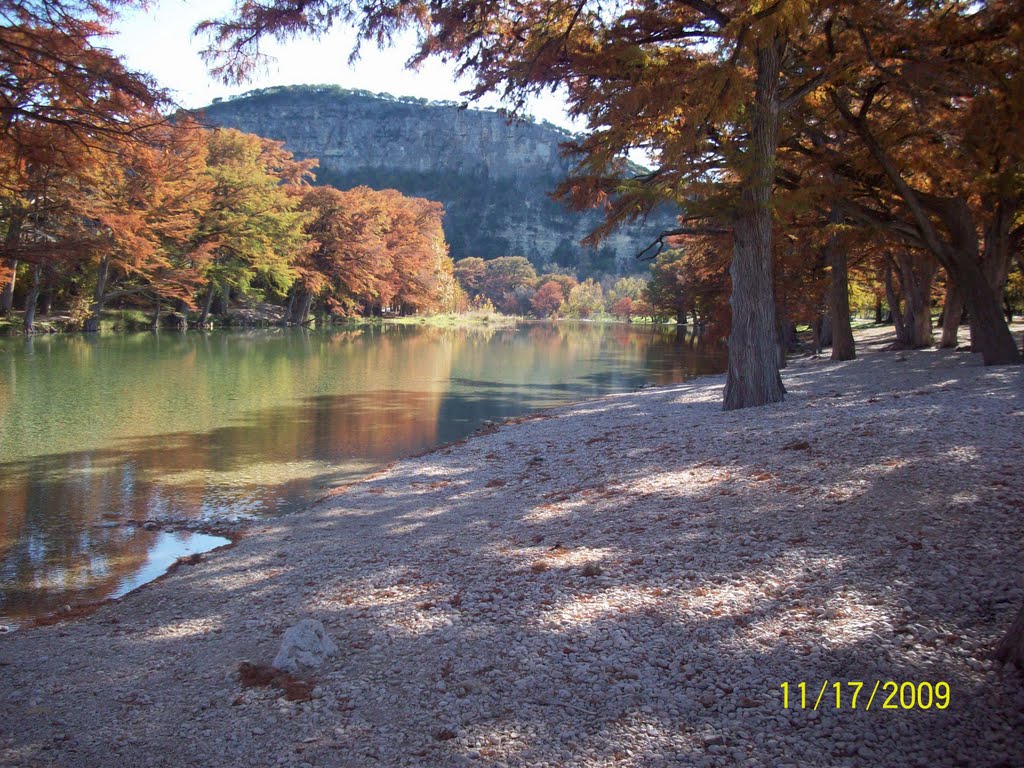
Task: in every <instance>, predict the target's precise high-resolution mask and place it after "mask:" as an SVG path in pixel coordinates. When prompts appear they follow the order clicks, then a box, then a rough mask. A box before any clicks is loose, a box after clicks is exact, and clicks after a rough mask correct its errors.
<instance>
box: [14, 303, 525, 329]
mask: <svg viewBox="0 0 1024 768" xmlns="http://www.w3.org/2000/svg"><path fill="white" fill-rule="evenodd" d="M23 314H24V313H23V312H17V311H16V312H12V313H10V314H9V315H7V316H0V337H3V336H23V335H25V334H24V331H23V328H22V315H23ZM284 315H285V308H284V307H281V306H278V305H276V304H269V303H262V302H256V303H253V304H250V305H242V306H238V307H236V308H234V309H232V310H231V311H230V312H228V314H227V315H211V316H210V324H211V325H210V328H209V329H208V330H214V329H240V328H273V327H279V326H281V325H282V321H283V319H284ZM197 320H198V315H197V314H196V313H188V314H182V313H181V312H167V311H165V312H164V313H163V314H162V315H161V320H160V330H162V331H181V330H186V329H192V330H203V329H198V328H197V327H196V323H197ZM522 320H523V318H522V317H519V316H516V315H503V314H501V313H500V312H479V311H473V312H461V313H451V312H449V313H442V314H436V315H410V316H407V317H399V316H395V317H353V318H348V319H343V320H342V319H338V320H334V321H332V322H329V323H326V324H322V325H321V326H320V327H321V328H346V327H353V328H356V327H362V326H366V325H381V324H394V325H429V326H434V327H441V328H462V327H467V326H491V327H499V328H505V327H510V326H514V325H516V324H517V323H519V322H521V321H522ZM80 325H81V319H77V320H76V319H75V318H72V317H71V315H69V314H67V313H63V314H61V313H58V314H53V315H41V316H38V317H37V318H36V322H35V332H34V333H35V335H40V334H50V333H81V332H82V330H81V327H80ZM100 330H101V331H103V332H113V333H136V332H139V331H152V330H154V328H153V316H152V314H151V313H146V312H143V311H141V310H138V309H110V310H105V311H104V312H103V314H102V316H101V319H100Z"/></svg>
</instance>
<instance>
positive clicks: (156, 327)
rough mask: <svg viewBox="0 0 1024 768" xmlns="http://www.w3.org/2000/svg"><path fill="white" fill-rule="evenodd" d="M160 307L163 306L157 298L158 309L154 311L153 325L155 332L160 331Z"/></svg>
mask: <svg viewBox="0 0 1024 768" xmlns="http://www.w3.org/2000/svg"><path fill="white" fill-rule="evenodd" d="M160 305H161V301H160V297H159V296H157V297H156V308H155V309H154V310H153V325H152V328H153V330H154V331H159V330H160V309H161V307H160Z"/></svg>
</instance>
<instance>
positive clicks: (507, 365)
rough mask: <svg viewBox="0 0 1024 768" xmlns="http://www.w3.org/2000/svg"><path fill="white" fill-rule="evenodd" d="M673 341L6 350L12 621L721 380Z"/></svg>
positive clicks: (334, 337)
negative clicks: (421, 473) (449, 445)
mask: <svg viewBox="0 0 1024 768" xmlns="http://www.w3.org/2000/svg"><path fill="white" fill-rule="evenodd" d="M723 368H724V356H723V354H722V352H721V351H720V350H717V349H716V350H706V349H703V348H701V347H700V346H697V345H694V344H693V343H692V340H689V339H681V338H679V337H677V335H676V333H675V331H674V330H672V329H665V328H658V327H650V326H631V325H625V324H597V323H575V324H572V323H558V324H539V323H538V324H524V325H521V326H519V327H517V328H494V327H486V326H484V327H472V328H458V329H451V328H434V327H429V326H426V325H424V326H407V325H382V326H380V325H378V326H368V327H359V328H356V329H350V330H330V331H324V332H309V331H304V330H296V329H287V330H285V329H274V330H259V331H223V332H213V333H206V334H201V333H181V334H171V333H161V334H152V333H142V334H111V335H91V336H86V335H60V336H40V337H35V338H30V339H24V338H7V339H0V624H4V625H7V626H8V627H13V626H17V625H18V624H19V623H22V622H24V621H25V620H27V619H30V618H32V617H36V616H40V615H43V614H47V613H50V612H52V611H54V610H57V609H59V608H60V607H61V606H65V605H75V604H77V603H81V602H89V601H95V600H101V599H105V598H109V597H116V596H119V595H121V594H124V593H125V592H127V591H128V590H130V589H132V588H134V587H136V586H138V585H139V584H141V583H144V582H145V581H148V580H150V579H152V578H155V577H156V576H158V575H160V574H161V573H162V572H163V571H164V570H166V568H167V567H168V565H170V563H172V562H173V561H174V560H175V559H176V558H177V557H180V556H182V555H185V554H188V553H191V552H201V551H204V550H206V549H209V548H211V547H212V546H216V545H217V544H220V543H224V541H223V540H222V539H219V538H218V537H214V536H208V535H205V534H203V533H198V532H196V531H195V529H196V527H197V526H199V527H202V526H203V525H210V526H213V525H215V524H216V523H218V522H225V521H233V520H238V519H242V518H251V517H259V516H266V515H281V514H287V513H289V512H293V511H296V510H299V509H301V508H303V507H305V506H307V505H309V504H310V503H311V502H312V501H315V500H316V499H317V498H318V497H320V496H321V495H323V494H324V493H325V492H326V490H328V489H329V488H331V487H332V486H336V485H338V484H341V483H344V482H346V481H350V480H352V479H355V478H358V477H360V476H363V475H365V474H367V473H369V472H371V471H373V470H374V469H375V468H377V467H380V466H381V465H383V464H386V463H387V462H389V461H391V460H393V459H395V458H399V457H402V456H407V455H410V454H413V453H417V452H420V451H423V450H425V449H429V448H430V447H432V446H436V445H438V444H440V443H444V442H448V441H451V440H456V439H459V438H461V437H465V436H466V435H469V434H471V433H472V432H474V431H475V430H476V429H478V428H479V427H480V425H481V424H482V422H483V421H484V420H496V419H501V418H503V417H507V416H518V415H522V414H525V413H529V412H531V411H535V410H537V409H539V408H544V407H549V406H553V405H559V404H564V403H569V402H573V401H578V400H581V399H584V398H588V397H593V396H596V395H602V394H606V393H611V392H625V391H629V390H632V389H635V388H637V387H639V386H642V385H644V384H669V383H674V382H678V381H682V380H685V379H688V378H692V377H694V376H698V375H701V374H705V373H713V372H718V371H721V370H723Z"/></svg>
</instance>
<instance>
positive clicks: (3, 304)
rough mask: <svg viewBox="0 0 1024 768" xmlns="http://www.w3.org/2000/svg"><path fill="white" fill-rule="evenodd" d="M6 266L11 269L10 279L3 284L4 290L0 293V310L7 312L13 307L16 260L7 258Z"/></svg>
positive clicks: (16, 269) (16, 274) (16, 270)
mask: <svg viewBox="0 0 1024 768" xmlns="http://www.w3.org/2000/svg"><path fill="white" fill-rule="evenodd" d="M7 267H8V268H9V269H10V270H11V279H10V280H8V281H7V284H6V285H5V286H4V292H3V293H2V294H0V312H3V313H4V314H7V313H8V312H10V311H11V309H13V307H14V283H15V280H16V279H17V277H18V260H17V259H8V261H7Z"/></svg>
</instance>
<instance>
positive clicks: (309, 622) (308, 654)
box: [273, 619, 338, 673]
mask: <svg viewBox="0 0 1024 768" xmlns="http://www.w3.org/2000/svg"><path fill="white" fill-rule="evenodd" d="M337 652H338V646H337V645H335V644H334V641H333V640H331V638H330V637H329V636H328V635H327V631H326V630H325V629H324V625H323V624H321V623H320V622H319V621H317V620H316V619H303V620H302V621H300V622H299V623H298V624H296V625H295V626H294V627H289V628H288V629H287V630H286V631H285V633H284V637H283V638H282V639H281V649H280V650H279V651H278V652H277V656H275V657H274V664H273V666H274V667H275V668H277V669H279V670H281V671H282V672H292V673H297V672H300V671H301V670H303V669H312V668H315V667H319V666H320V665H321V664H323V662H324V659H327V658H330V657H331V656H334V655H335V654H336V653H337Z"/></svg>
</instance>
